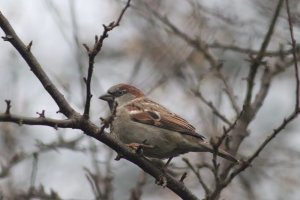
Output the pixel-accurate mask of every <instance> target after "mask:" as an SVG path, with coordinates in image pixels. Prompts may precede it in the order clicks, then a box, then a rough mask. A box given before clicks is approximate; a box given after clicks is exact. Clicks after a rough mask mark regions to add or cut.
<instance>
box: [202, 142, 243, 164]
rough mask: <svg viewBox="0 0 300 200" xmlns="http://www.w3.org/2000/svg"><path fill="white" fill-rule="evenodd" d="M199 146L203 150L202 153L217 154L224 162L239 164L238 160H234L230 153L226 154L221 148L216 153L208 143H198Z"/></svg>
mask: <svg viewBox="0 0 300 200" xmlns="http://www.w3.org/2000/svg"><path fill="white" fill-rule="evenodd" d="M200 146H201V147H202V148H203V150H204V151H208V152H211V153H217V155H218V156H220V157H222V158H225V159H226V160H229V161H231V162H234V163H239V162H240V161H239V160H238V159H236V158H235V157H234V156H233V155H231V154H230V153H228V152H227V151H224V150H223V149H221V148H218V150H217V152H215V150H214V148H213V147H212V145H211V144H209V143H208V142H204V141H202V142H201V143H200Z"/></svg>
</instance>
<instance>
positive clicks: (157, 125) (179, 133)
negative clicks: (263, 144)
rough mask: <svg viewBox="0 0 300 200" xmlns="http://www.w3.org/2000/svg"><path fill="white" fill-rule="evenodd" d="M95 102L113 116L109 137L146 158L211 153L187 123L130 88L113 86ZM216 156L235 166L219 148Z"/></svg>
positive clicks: (134, 88)
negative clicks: (103, 104) (104, 106)
mask: <svg viewBox="0 0 300 200" xmlns="http://www.w3.org/2000/svg"><path fill="white" fill-rule="evenodd" d="M99 99H101V100H104V101H107V102H108V104H109V107H110V110H111V111H112V112H114V118H113V120H112V123H111V126H110V129H111V133H112V134H113V135H115V137H117V138H118V139H119V140H120V141H121V142H123V143H124V144H126V145H127V146H129V147H131V148H135V149H137V148H139V147H142V150H143V155H144V156H146V157H150V158H158V159H165V158H172V157H176V156H178V155H180V154H184V153H188V152H210V153H214V152H215V150H214V148H213V146H212V145H211V144H210V143H209V142H208V141H207V140H206V139H205V137H204V136H203V135H200V134H199V133H197V132H196V129H195V127H194V126H192V125H191V124H190V123H189V122H188V121H187V120H185V119H183V118H182V117H180V116H178V115H177V114H175V113H173V112H171V111H170V110H168V109H167V108H165V107H164V106H162V105H160V104H158V103H156V102H154V101H152V100H151V99H149V98H148V97H146V96H145V94H144V93H143V92H142V91H141V90H139V89H138V88H136V87H134V86H132V85H129V84H117V85H114V86H112V87H111V88H109V89H108V91H107V94H104V95H102V96H100V97H99ZM113 110H114V111H113ZM216 153H217V155H218V156H220V157H222V158H225V159H227V160H229V161H231V162H235V163H237V162H238V160H237V159H236V158H235V157H234V156H232V155H231V154H229V153H228V152H226V151H224V150H222V149H220V148H218V151H217V152H216Z"/></svg>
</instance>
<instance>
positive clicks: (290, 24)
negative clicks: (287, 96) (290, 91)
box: [285, 0, 300, 110]
mask: <svg viewBox="0 0 300 200" xmlns="http://www.w3.org/2000/svg"><path fill="white" fill-rule="evenodd" d="M285 3H286V11H287V14H288V23H289V27H290V34H291V40H292V47H293V59H294V69H295V76H296V77H295V80H296V104H295V107H296V110H299V98H300V97H299V95H300V89H299V84H300V83H299V68H298V61H297V56H296V41H295V38H294V32H293V24H292V18H291V12H290V7H289V0H285Z"/></svg>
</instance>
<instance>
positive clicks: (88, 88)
mask: <svg viewBox="0 0 300 200" xmlns="http://www.w3.org/2000/svg"><path fill="white" fill-rule="evenodd" d="M130 2H131V0H128V1H127V3H126V5H125V7H124V8H123V9H122V11H121V13H120V15H119V17H118V19H117V21H116V22H111V23H110V24H109V25H103V28H104V30H103V33H102V35H100V36H99V37H98V36H95V43H94V46H93V48H92V50H90V48H89V47H88V46H87V45H86V44H84V47H85V48H86V50H87V53H88V56H89V67H88V75H87V78H84V81H85V84H86V101H85V107H84V113H83V117H84V118H86V119H89V114H90V103H91V98H92V93H91V81H92V75H93V70H94V62H95V57H96V56H97V55H98V53H99V52H100V51H101V49H102V46H103V42H104V40H105V38H107V37H108V33H109V32H110V31H112V30H113V29H114V28H116V27H117V26H119V25H120V22H121V20H122V17H123V16H124V13H125V11H126V10H127V8H129V6H130ZM98 38H99V39H98Z"/></svg>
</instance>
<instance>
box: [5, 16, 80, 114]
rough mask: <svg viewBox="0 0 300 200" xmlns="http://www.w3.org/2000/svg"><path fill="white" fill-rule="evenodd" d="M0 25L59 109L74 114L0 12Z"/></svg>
mask: <svg viewBox="0 0 300 200" xmlns="http://www.w3.org/2000/svg"><path fill="white" fill-rule="evenodd" d="M0 27H1V28H2V30H3V31H4V32H5V34H6V36H5V37H3V39H4V40H5V41H9V42H10V43H11V44H12V45H13V46H14V47H15V48H16V50H17V51H18V52H19V53H20V54H21V55H22V57H23V58H24V60H25V61H26V62H27V64H28V66H29V67H30V69H31V71H32V72H33V73H34V74H35V75H36V77H37V78H38V79H39V81H40V82H41V83H42V85H43V86H44V88H45V90H46V91H47V92H48V93H49V94H50V95H51V97H52V98H53V100H54V101H55V102H56V103H57V105H58V107H59V110H60V111H61V112H62V113H63V114H64V115H65V116H67V117H71V116H73V115H75V114H76V112H75V111H74V110H73V108H72V107H71V106H70V105H69V103H68V102H67V101H66V99H65V97H64V96H63V95H62V94H61V93H60V92H59V91H58V89H57V88H56V87H55V86H54V85H53V83H52V82H51V81H50V79H49V77H48V76H47V74H46V73H45V72H44V70H43V69H42V67H41V65H40V63H39V62H38V61H37V60H36V58H35V56H34V55H33V54H32V53H31V51H28V50H27V46H26V45H25V44H24V43H23V42H22V41H21V39H20V38H19V37H18V36H17V34H16V32H15V31H14V30H13V28H12V27H11V25H10V24H9V22H8V21H7V19H6V18H5V17H4V15H3V14H2V13H1V12H0Z"/></svg>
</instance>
